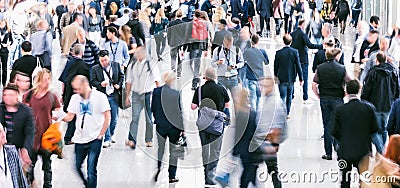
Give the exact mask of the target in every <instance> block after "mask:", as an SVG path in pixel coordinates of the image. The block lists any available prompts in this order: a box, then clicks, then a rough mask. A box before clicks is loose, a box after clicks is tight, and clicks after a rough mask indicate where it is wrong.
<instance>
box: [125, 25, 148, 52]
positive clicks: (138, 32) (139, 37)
mask: <svg viewBox="0 0 400 188" xmlns="http://www.w3.org/2000/svg"><path fill="white" fill-rule="evenodd" d="M126 25H127V26H129V27H130V28H131V33H132V35H133V36H134V37H135V40H136V42H137V43H138V44H140V45H138V46H144V45H145V43H146V36H145V35H144V31H143V26H142V24H141V23H140V22H139V19H130V20H129V21H128V23H126Z"/></svg>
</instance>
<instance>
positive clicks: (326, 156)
mask: <svg viewBox="0 0 400 188" xmlns="http://www.w3.org/2000/svg"><path fill="white" fill-rule="evenodd" d="M322 159H325V160H328V161H330V160H332V155H323V156H322Z"/></svg>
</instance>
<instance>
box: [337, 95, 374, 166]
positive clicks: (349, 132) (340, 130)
mask: <svg viewBox="0 0 400 188" xmlns="http://www.w3.org/2000/svg"><path fill="white" fill-rule="evenodd" d="M377 131H378V124H377V120H376V116H375V109H374V107H373V106H372V105H371V104H369V103H366V102H362V101H360V100H358V99H353V100H351V101H349V102H348V103H347V104H344V105H341V106H338V107H337V108H336V113H335V116H334V119H333V131H332V136H333V137H334V138H336V139H337V140H338V142H339V150H338V156H339V159H345V160H357V161H358V160H360V159H361V158H362V157H364V156H365V155H367V154H368V153H369V152H370V151H371V135H372V134H373V133H375V132H377Z"/></svg>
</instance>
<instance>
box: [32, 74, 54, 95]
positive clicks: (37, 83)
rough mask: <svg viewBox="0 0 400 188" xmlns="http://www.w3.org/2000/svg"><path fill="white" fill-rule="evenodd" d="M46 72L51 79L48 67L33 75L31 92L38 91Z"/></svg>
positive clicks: (35, 92)
mask: <svg viewBox="0 0 400 188" xmlns="http://www.w3.org/2000/svg"><path fill="white" fill-rule="evenodd" d="M46 73H47V74H49V75H50V79H51V72H50V71H49V69H46V68H44V69H42V70H41V71H39V72H38V74H37V75H36V76H35V77H34V81H33V93H34V94H37V92H38V91H39V86H40V84H41V83H42V82H43V81H44V75H45V74H46ZM49 89H50V87H49V88H47V90H49Z"/></svg>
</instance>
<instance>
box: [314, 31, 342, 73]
mask: <svg viewBox="0 0 400 188" xmlns="http://www.w3.org/2000/svg"><path fill="white" fill-rule="evenodd" d="M334 41H335V39H334V38H332V37H330V38H326V39H324V41H323V42H322V45H323V47H324V49H322V50H318V52H317V53H316V54H315V57H314V61H313V66H312V71H313V72H314V73H315V71H316V70H317V67H318V65H320V64H322V63H324V62H325V61H326V56H325V53H326V50H328V49H333V48H334V47H335V43H334ZM339 63H340V64H342V65H344V58H343V55H342V57H341V58H340V60H339Z"/></svg>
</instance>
